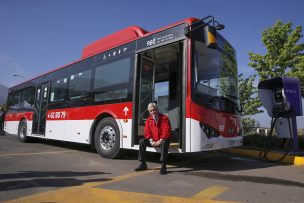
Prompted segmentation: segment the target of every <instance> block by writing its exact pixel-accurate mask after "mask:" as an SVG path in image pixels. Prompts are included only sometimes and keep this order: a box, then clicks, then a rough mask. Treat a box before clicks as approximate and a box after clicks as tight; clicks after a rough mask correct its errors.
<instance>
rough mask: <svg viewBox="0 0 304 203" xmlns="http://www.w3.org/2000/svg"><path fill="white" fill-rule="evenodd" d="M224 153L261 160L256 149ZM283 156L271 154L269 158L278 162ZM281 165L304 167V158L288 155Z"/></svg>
mask: <svg viewBox="0 0 304 203" xmlns="http://www.w3.org/2000/svg"><path fill="white" fill-rule="evenodd" d="M221 151H223V152H228V153H230V154H239V155H243V156H248V157H251V158H255V159H259V154H260V151H259V150H254V149H239V148H228V149H223V150H221ZM282 156H283V154H282V153H279V152H269V153H268V154H267V158H268V159H270V160H276V159H279V158H280V157H282ZM279 162H280V163H284V164H290V165H295V166H304V156H296V155H287V156H286V157H285V158H284V159H282V160H280V161H279Z"/></svg>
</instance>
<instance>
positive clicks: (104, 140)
mask: <svg viewBox="0 0 304 203" xmlns="http://www.w3.org/2000/svg"><path fill="white" fill-rule="evenodd" d="M94 143H95V148H96V150H97V152H98V153H99V154H100V155H101V156H102V157H105V158H111V159H113V158H117V157H118V156H119V152H120V133H119V129H118V126H117V124H116V121H115V120H114V119H113V118H104V119H102V120H101V121H99V123H98V125H97V127H96V130H95V136H94Z"/></svg>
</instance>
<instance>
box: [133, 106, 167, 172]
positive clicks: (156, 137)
mask: <svg viewBox="0 0 304 203" xmlns="http://www.w3.org/2000/svg"><path fill="white" fill-rule="evenodd" d="M148 111H149V113H150V116H149V117H148V118H147V120H146V124H145V128H144V133H145V134H144V138H142V139H141V140H140V141H139V154H138V160H139V161H140V165H139V166H138V167H137V168H135V171H143V170H146V169H147V163H146V147H147V146H148V147H160V148H161V157H160V161H161V162H162V166H161V169H160V171H159V173H160V174H161V175H165V174H167V167H166V164H167V156H168V149H169V144H170V138H171V124H170V121H169V118H168V116H166V115H164V114H161V113H159V112H158V107H157V104H156V103H150V104H149V105H148Z"/></svg>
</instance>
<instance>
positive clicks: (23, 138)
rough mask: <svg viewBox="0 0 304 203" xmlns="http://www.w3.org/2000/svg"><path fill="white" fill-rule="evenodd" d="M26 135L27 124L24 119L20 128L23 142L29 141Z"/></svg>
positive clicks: (19, 132)
mask: <svg viewBox="0 0 304 203" xmlns="http://www.w3.org/2000/svg"><path fill="white" fill-rule="evenodd" d="M26 134H27V124H26V120H25V119H23V120H21V121H20V123H19V127H18V136H19V139H20V141H21V142H28V141H29V137H28V136H27V135H26Z"/></svg>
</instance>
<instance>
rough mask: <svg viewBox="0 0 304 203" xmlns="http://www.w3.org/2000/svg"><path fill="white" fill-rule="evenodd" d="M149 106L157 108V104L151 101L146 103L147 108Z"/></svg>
mask: <svg viewBox="0 0 304 203" xmlns="http://www.w3.org/2000/svg"><path fill="white" fill-rule="evenodd" d="M149 108H153V109H158V106H157V104H156V103H154V102H151V103H149V105H148V107H147V109H149Z"/></svg>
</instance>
